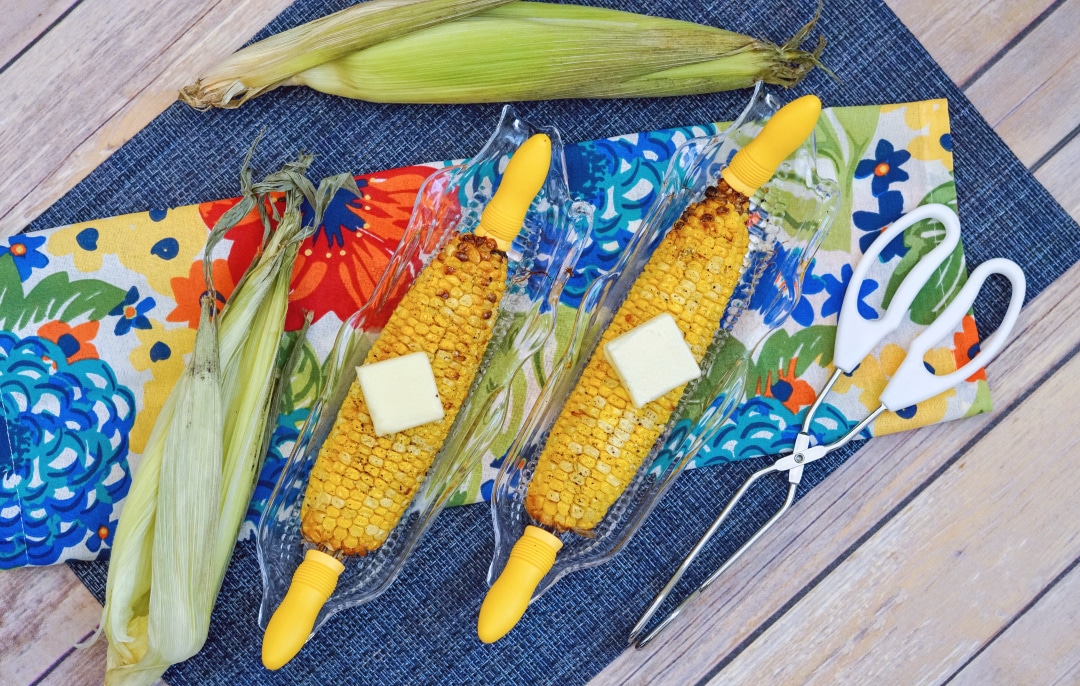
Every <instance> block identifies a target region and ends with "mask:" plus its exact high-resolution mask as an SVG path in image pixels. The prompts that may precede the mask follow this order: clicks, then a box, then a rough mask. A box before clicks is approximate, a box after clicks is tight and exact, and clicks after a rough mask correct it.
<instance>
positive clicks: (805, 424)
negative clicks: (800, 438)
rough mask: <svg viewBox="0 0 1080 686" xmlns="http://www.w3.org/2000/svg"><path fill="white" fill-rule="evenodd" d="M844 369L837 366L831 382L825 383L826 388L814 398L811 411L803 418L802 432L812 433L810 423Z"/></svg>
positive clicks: (830, 378)
mask: <svg viewBox="0 0 1080 686" xmlns="http://www.w3.org/2000/svg"><path fill="white" fill-rule="evenodd" d="M843 373H844V371H843V370H842V369H840V368H839V367H837V368H836V369H835V370H833V373H832V376H830V377H829V383H827V384H825V388H823V389H821V393H818V396H817V399H816V400H814V404H813V405H811V406H810V411H809V412H807V413H806V417H804V418H803V423H802V432H803V433H804V434H808V433H810V424H811V423H812V422H813V421H814V415H815V414H817V411H818V408H819V407H821V403H823V402H824V401H825V396H827V395H828V394H829V391H831V390H832V387H833V384H835V383H836V380H837V379H839V378H840V375H841V374H843Z"/></svg>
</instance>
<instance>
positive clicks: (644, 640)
mask: <svg viewBox="0 0 1080 686" xmlns="http://www.w3.org/2000/svg"><path fill="white" fill-rule="evenodd" d="M768 471H769V470H761V471H760V472H755V473H754V474H753V475H751V477H750V478H749V479H747V481H746V483H745V484H743V487H742V488H740V489H739V491H738V492H737V493H736V494H735V495H736V497H735V498H733V499H732V502H731V503H729V504H728V506H727V507H725V508H724V511H723V512H721V513H720V517H718V518H717V522H719V523H723V520H724V519H726V518H727V515H728V514H730V510H731V509H732V506H733V505H734V504H735V502H737V501H738V498H741V497H742V494H743V492H745V490H746V488H747V487H748V486H749V485H750V484H751V483H753V482H754V481H755V480H756V479H757V478H759V477H760V476H763V475H764V474H766V473H768ZM798 487H799V485H798V484H788V492H787V497H785V498H784V504H783V505H781V506H780V509H779V510H777V511H776V514H774V515H773V516H772V517H770V518H769V521H767V522H765V523H764V524H763V525H762V526H761V528H760V529H758V530H757V531H756V532H754V535H753V536H751V537H750V538H749V540H747V541H746V543H743V544H742V547H740V548H739V549H738V550H736V551H735V554H733V555H732V556H731V557H729V558H728V559H727V560H725V561H724V564H722V565H720V568H719V569H717V570H716V571H715V572H713V573H712V575H711V576H710V577H709V578H708V579H706V580H705V581H704V582H703V583H702V584H701V585H700V586H698V587H697V589H696V590H695V591H694V592H693V593H691V594H690V595H689V596H687V597H686V598H685V599H684V600H683V601H682V602H681V603H679V605H678V607H676V608H675V609H674V610H673V611H672V612H671V614H669V615H668V616H667V617H665V618H664V619H663V621H661V622H660V623H659V624H658V625H656V627H655V628H654V629H653V630H652V631H650V632H649V633H647V634H645V635H644V636H642V637H641V638H638V635H639V634H640V633H641V630H642V629H644V628H645V624H646V623H647V622H648V621H649V619H651V618H652V616H653V615H654V614H655V613H656V610H657V608H659V606H660V603H662V602H663V601H664V599H665V598H666V597H667V595H668V594H669V593H670V592H671V589H672V588H673V587H674V586H675V584H676V583H677V582H678V580H679V578H680V577H681V576H682V575H683V573H684V572H685V571H686V568H687V567H688V566H689V563H690V562H691V561H692V560H693V559H694V557H695V556H696V555H697V553H698V552H699V551H700V550H701V548H702V547H703V546H704V544H705V542H706V541H708V539H709V538H710V537H711V536H712V534H713V533H715V529H717V528H719V524H718V523H717V522H714V523H713V526H712V527H710V528H709V531H708V533H706V534H705V536H704V537H703V538H702V539H701V541H699V542H698V545H696V546H694V550H693V551H691V553H690V555H689V556H687V559H686V560H685V561H684V562H683V564H682V566H680V567H679V571H678V572H676V574H675V576H674V577H672V579H671V581H669V582H668V584H667V586H665V587H664V589H663V590H662V591H661V592H660V595H658V596H657V597H656V599H655V600H653V603H652V605H650V606H649V609H648V610H647V611H646V613H645V614H644V615H643V616H642V618H641V619H640V620H638V623H637V625H636V626H635V627H634V629H633V631H631V632H630V643H632V644H633V645H634V647H636V648H644V647H645V646H647V645H648V644H649V643H651V642H652V640H653V639H654V638H656V637H657V636H659V635H660V632H662V631H663V630H664V629H665V628H667V626H668V625H669V624H671V622H673V621H674V620H675V618H676V617H678V616H679V615H680V614H681V613H682V611H683V610H684V609H685V608H686V607H687V606H688V605H689V604H690V603H691V602H693V600H694V599H695V598H697V596H698V595H700V594H701V593H702V592H703V591H704V590H705V589H706V588H708V587H709V586H710V585H711V584H712V583H713V582H714V581H716V580H717V579H719V578H720V576H721V575H722V574H723V573H724V572H726V571H727V570H728V568H729V567H731V565H733V564H735V561H736V560H738V559H739V557H741V556H742V554H743V553H744V552H746V551H747V550H748V549H749V548H750V546H752V545H754V543H756V542H757V540H758V539H759V538H761V536H762V535H764V534H765V532H766V531H768V530H769V528H770V527H772V525H773V524H775V523H776V521H777V520H778V519H780V517H782V516H783V515H784V513H785V512H787V511H788V509H789V508H790V507H791V504H792V503H793V502H794V501H795V491H796V489H797V488H798Z"/></svg>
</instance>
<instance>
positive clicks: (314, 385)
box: [281, 332, 323, 414]
mask: <svg viewBox="0 0 1080 686" xmlns="http://www.w3.org/2000/svg"><path fill="white" fill-rule="evenodd" d="M295 336H296V332H288V333H286V334H285V340H284V341H283V345H282V347H283V348H284V349H286V350H287V349H289V347H290V345H289V344H290V343H291V340H290V339H291V338H295ZM299 356H300V357H299V359H298V360H297V362H296V368H295V369H294V370H293V373H292V379H291V380H290V381H289V384H288V385H287V386H285V391H284V394H283V396H282V398H281V412H282V413H283V414H291V413H292V412H295V411H296V410H298V409H300V408H305V407H306V408H310V407H311V406H312V405H314V404H315V399H316V398H317V397H318V395H319V391H320V390H321V389H322V381H323V369H322V365H321V364H320V363H319V357H318V355H316V354H315V349H314V348H313V347H311V343H309V342H308V341H306V340H305V341H304V343H303V347H302V348H301V350H300V352H299Z"/></svg>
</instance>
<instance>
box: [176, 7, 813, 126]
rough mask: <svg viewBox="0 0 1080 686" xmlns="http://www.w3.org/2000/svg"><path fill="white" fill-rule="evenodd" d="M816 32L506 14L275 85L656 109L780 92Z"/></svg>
mask: <svg viewBox="0 0 1080 686" xmlns="http://www.w3.org/2000/svg"><path fill="white" fill-rule="evenodd" d="M819 12H820V7H819ZM816 20H817V17H816V16H815V17H814V19H812V20H811V21H810V22H809V23H808V24H807V25H806V26H805V27H803V28H802V29H801V30H800V31H799V32H798V33H796V35H795V36H793V37H792V38H791V40H789V41H788V42H787V43H785V44H784V45H782V46H777V45H774V44H772V43H769V42H767V41H762V40H757V39H754V38H751V37H750V36H746V35H742V34H739V33H735V32H732V31H726V30H723V29H719V28H714V27H711V26H702V25H699V24H694V23H690V22H685V21H676V20H673V19H663V18H659V17H651V16H645V15H639V14H632V13H629V12H620V11H616V10H609V9H603V8H598V7H582V6H576V5H561V4H552V3H540V2H514V3H511V4H508V5H504V6H500V7H495V8H493V9H488V10H486V11H483V12H481V13H478V14H467V15H466V13H464V12H462V13H460V14H458V15H457V17H456V18H454V19H453V20H452V21H446V22H443V23H437V24H435V23H433V24H431V25H429V26H427V27H425V28H418V29H417V30H415V31H412V32H409V33H402V34H401V35H398V36H396V37H393V38H387V39H385V40H381V41H374V42H365V43H363V44H360V43H358V44H357V45H356V47H355V48H354V49H353V50H348V51H342V52H341V54H337V55H335V56H333V57H332V58H328V59H325V60H323V61H319V62H318V63H315V62H316V60H314V59H310V58H307V57H305V58H304V60H305V61H301V58H300V56H299V55H296V56H295V57H293V58H292V59H293V61H294V62H295V64H296V65H297V66H301V65H302V64H306V65H307V66H305V67H304V68H303V69H299V68H298V69H296V71H295V72H294V74H293V75H291V77H290V78H286V79H283V80H282V81H281V83H282V84H283V85H304V86H309V87H311V88H314V89H316V90H319V91H323V92H325V93H330V94H333V95H341V96H344V97H348V98H356V99H360V100H370V101H374V102H410V103H475V102H503V101H507V100H548V99H554V98H620V97H660V96H672V95H688V94H693V93H711V92H715V91H723V90H731V89H735V88H744V87H747V86H751V85H753V84H754V83H756V82H757V81H759V80H761V81H765V82H766V83H770V84H777V85H782V86H791V85H793V84H795V83H797V82H798V81H799V80H800V79H802V77H803V76H804V75H806V73H807V72H809V71H810V70H811V69H812V68H813V67H814V66H815V65H817V64H818V54H820V51H821V46H819V47H818V49H817V50H816V51H814V52H807V51H805V50H800V49H799V46H800V45H801V44H802V43H803V42H804V41H805V39H806V37H807V35H808V34H809V32H810V30H811V28H812V27H813V25H814V23H815V22H816ZM268 40H272V39H268ZM260 45H262V44H261V43H256V44H255V45H253V46H250V47H249V48H245V50H242V51H240V52H239V53H237V54H236V55H235V56H234V57H233V58H230V59H231V60H233V61H238V62H239V61H242V60H241V59H240V56H241V55H243V54H244V52H245V51H247V50H255V49H259V47H260ZM217 71H221V69H219V70H217ZM279 76H280V75H279ZM250 80H251V78H250V77H247V76H238V77H237V81H238V82H239V81H243V82H245V83H246V82H248V81H250ZM207 82H208V79H204V80H203V83H207ZM182 97H183V98H184V99H185V100H186V101H187V102H188V103H189V104H194V105H196V106H204V107H205V106H233V105H234V101H233V100H229V99H228V98H220V97H219V98H218V99H217V101H215V98H214V97H210V96H204V95H200V94H199V90H198V88H196V87H189V88H188V89H185V91H184V94H183V95H182ZM226 101H227V102H226Z"/></svg>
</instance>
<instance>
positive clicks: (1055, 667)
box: [951, 566, 1080, 686]
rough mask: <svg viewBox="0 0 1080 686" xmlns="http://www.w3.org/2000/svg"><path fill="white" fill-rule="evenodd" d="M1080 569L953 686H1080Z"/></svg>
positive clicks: (1049, 593)
mask: <svg viewBox="0 0 1080 686" xmlns="http://www.w3.org/2000/svg"><path fill="white" fill-rule="evenodd" d="M1078 636H1080V566H1077V567H1074V568H1073V569H1072V570H1071V571H1070V572H1069V573H1067V574H1066V575H1065V576H1064V578H1062V579H1061V580H1060V581H1058V582H1057V583H1056V584H1055V585H1053V586H1052V587H1051V588H1050V589H1049V590H1048V592H1047V593H1046V595H1044V596H1043V597H1042V598H1041V599H1040V600H1039V601H1038V603H1036V604H1035V605H1034V606H1033V607H1032V608H1031V609H1030V610H1028V611H1027V612H1025V613H1024V614H1023V615H1022V616H1021V617H1020V618H1019V619H1017V620H1016V622H1015V623H1014V624H1013V625H1012V626H1010V627H1009V628H1008V629H1006V630H1005V631H1004V632H1003V633H1002V635H1001V636H1000V637H999V638H998V639H997V640H995V641H994V642H993V643H991V644H990V646H989V647H988V648H987V649H986V650H985V651H983V652H982V653H980V654H979V655H978V656H976V657H975V659H973V660H972V661H971V662H970V663H969V664H968V665H967V666H966V667H964V669H963V670H961V671H960V672H959V673H958V674H957V675H956V677H955V678H954V679H953V680H952V682H951V683H952V684H953V685H954V686H985V684H1036V683H1042V684H1076V683H1080V651H1077V649H1076V639H1077V637H1078Z"/></svg>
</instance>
